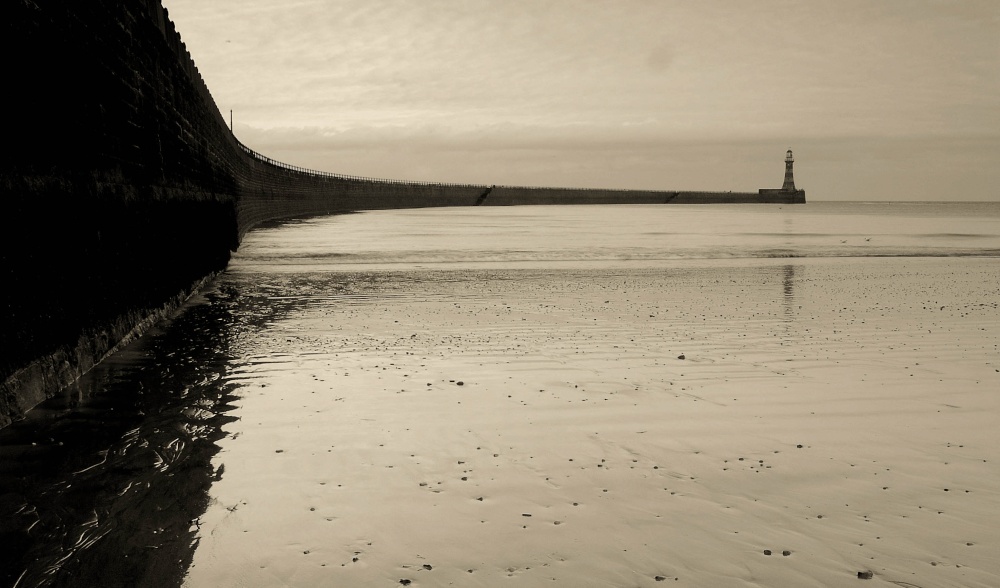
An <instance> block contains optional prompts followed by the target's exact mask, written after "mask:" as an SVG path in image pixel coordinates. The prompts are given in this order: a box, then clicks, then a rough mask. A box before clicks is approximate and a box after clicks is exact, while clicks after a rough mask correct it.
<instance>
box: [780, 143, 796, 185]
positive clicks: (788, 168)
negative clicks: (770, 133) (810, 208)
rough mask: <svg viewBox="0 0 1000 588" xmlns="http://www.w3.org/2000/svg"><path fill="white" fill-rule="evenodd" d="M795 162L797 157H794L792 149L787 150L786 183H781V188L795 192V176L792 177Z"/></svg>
mask: <svg viewBox="0 0 1000 588" xmlns="http://www.w3.org/2000/svg"><path fill="white" fill-rule="evenodd" d="M794 163H795V158H794V157H792V150H791V149H789V150H788V151H786V152H785V183H784V184H782V185H781V189H782V190H785V191H788V192H794V191H795V178H794V177H792V165H793V164H794Z"/></svg>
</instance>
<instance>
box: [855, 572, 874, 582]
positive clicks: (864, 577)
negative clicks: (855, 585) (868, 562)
mask: <svg viewBox="0 0 1000 588" xmlns="http://www.w3.org/2000/svg"><path fill="white" fill-rule="evenodd" d="M874 575H875V574H873V573H872V572H869V571H865V572H858V579H859V580H871V579H872V576H874Z"/></svg>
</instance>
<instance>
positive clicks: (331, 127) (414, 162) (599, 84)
mask: <svg viewBox="0 0 1000 588" xmlns="http://www.w3.org/2000/svg"><path fill="white" fill-rule="evenodd" d="M163 3H164V6H166V7H167V8H168V9H169V11H170V16H171V18H172V20H173V21H174V22H175V23H176V25H177V28H178V30H179V31H180V33H181V37H182V38H183V40H184V41H185V43H186V44H187V47H188V50H189V51H190V52H191V55H192V56H193V58H194V60H195V63H196V64H197V65H198V68H199V70H200V71H201V73H202V76H203V77H204V78H205V81H206V83H207V84H208V87H209V89H210V90H211V92H212V94H213V96H214V97H215V100H216V103H217V104H218V106H219V108H220V110H221V111H222V112H223V113H224V114H225V116H226V117H227V118H228V116H229V110H230V109H232V110H233V111H234V120H235V132H236V135H237V136H238V137H239V138H240V139H241V140H242V141H243V142H244V143H246V144H247V145H249V146H250V147H252V148H254V149H256V150H257V151H260V152H262V153H264V154H265V155H268V156H270V157H273V158H275V159H278V160H281V161H284V162H287V163H292V164H296V165H302V166H305V167H309V168H313V169H320V170H325V171H333V172H338V173H347V174H355V175H368V176H377V177H388V178H399V179H414V180H427V181H451V182H471V183H480V184H513V185H544V186H582V187H612V188H648V189H667V190H685V189H704V190H756V189H757V188H762V187H775V188H777V187H780V185H781V181H782V177H783V173H784V164H783V159H784V152H785V149H788V148H791V149H793V150H794V151H795V155H796V167H795V171H796V184H797V186H798V187H800V188H804V189H805V190H806V191H807V197H808V198H809V199H811V200H876V199H893V200H994V201H1000V187H998V186H1000V1H997V0H955V1H944V0H881V1H880V0H837V1H835V2H834V1H829V0H816V1H795V0H754V1H752V2H750V1H746V0H698V1H688V0H212V1H211V2H205V1H204V0H164V1H163Z"/></svg>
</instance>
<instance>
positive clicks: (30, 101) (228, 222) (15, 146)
mask: <svg viewBox="0 0 1000 588" xmlns="http://www.w3.org/2000/svg"><path fill="white" fill-rule="evenodd" d="M0 19H2V22H4V23H5V25H6V28H5V34H4V35H3V39H4V40H3V42H4V43H5V47H4V49H5V54H6V55H8V56H14V57H12V58H11V59H10V60H8V63H7V70H8V71H7V72H6V76H5V79H7V80H8V88H9V89H8V92H7V93H6V97H7V99H8V100H9V102H10V104H9V106H8V109H7V112H8V114H9V116H12V117H16V118H17V119H18V121H19V124H16V125H14V124H12V125H8V127H7V129H6V133H7V137H6V138H7V143H8V145H10V146H11V149H10V151H9V154H8V156H7V157H6V158H5V159H4V160H3V162H2V167H0V197H2V198H3V202H4V208H5V211H6V212H7V215H6V217H5V218H6V220H7V224H8V227H7V229H8V230H6V231H3V232H0V272H2V275H3V280H4V288H3V289H0V349H3V354H2V357H0V427H2V426H4V425H6V424H7V423H9V422H10V421H11V419H14V418H19V417H20V416H22V415H23V414H24V412H25V411H26V410H28V409H29V408H30V407H32V406H34V405H35V404H37V403H38V402H40V401H41V400H43V399H44V398H46V397H48V396H51V395H52V394H54V393H55V392H56V391H58V390H60V389H61V388H63V387H65V386H67V385H68V384H70V383H72V382H73V381H74V380H76V379H77V378H79V376H80V375H81V374H83V373H85V372H86V371H87V370H89V369H90V368H91V367H92V366H93V365H94V364H95V363H97V362H99V361H101V359H102V358H104V357H106V356H107V355H108V354H110V353H112V352H114V351H115V350H116V349H118V348H120V347H121V346H122V345H124V344H126V343H127V342H129V341H130V340H131V339H133V338H135V337H136V336H138V335H139V334H140V333H141V332H142V331H143V329H144V328H145V327H146V326H148V325H149V324H151V323H152V322H153V321H155V320H157V319H158V318H159V317H162V316H165V315H166V314H169V313H170V312H171V311H172V309H174V308H176V307H177V305H179V304H180V303H181V302H182V301H183V300H184V299H185V298H186V297H187V296H188V295H189V294H190V292H191V291H192V290H193V289H194V288H196V287H197V285H198V284H199V283H201V281H202V280H204V279H205V278H206V276H211V275H213V274H214V273H216V272H220V271H222V270H223V269H225V267H226V264H227V263H228V261H229V257H230V254H231V252H232V251H234V250H236V248H237V247H238V245H239V242H240V239H241V238H242V237H243V235H244V234H245V233H246V232H247V231H248V230H250V229H251V228H252V227H254V226H256V225H258V224H260V223H262V222H265V221H269V220H274V219H280V218H286V217H291V216H301V215H311V214H328V213H338V212H347V211H356V210H373V209H390V208H416V207H429V206H475V205H486V206H496V205H523V204H638V203H642V204H652V203H674V204H682V203H688V204H703V203H714V202H746V203H750V202H784V201H787V202H793V201H797V200H796V198H797V196H796V195H795V194H788V193H786V194H783V195H782V194H769V195H767V196H764V195H763V193H761V194H757V195H755V194H754V193H740V194H737V193H703V192H671V191H638V190H582V189H559V188H531V187H513V186H487V185H469V184H446V183H429V182H406V181H396V180H383V179H376V178H365V177H356V176H351V175H344V174H332V173H321V172H313V171H310V170H304V169H300V168H297V167H295V166H290V165H286V164H283V163H281V162H277V161H274V160H272V159H270V158H268V157H267V156H265V155H263V154H260V153H257V152H255V151H254V150H253V149H251V148H249V147H247V146H246V145H243V144H242V143H241V142H240V141H238V140H237V139H236V137H235V136H234V135H233V134H232V132H231V131H230V129H229V128H228V126H227V124H226V121H225V119H224V117H223V116H222V114H221V113H220V111H219V109H218V107H217V105H216V103H215V101H214V99H213V98H212V95H211V93H210V91H209V89H208V88H207V86H206V85H205V83H204V80H203V79H202V77H201V75H200V73H199V72H198V68H197V67H196V65H195V63H194V60H193V59H192V58H191V55H190V53H189V52H188V51H187V48H186V46H185V45H184V43H183V41H182V39H181V36H180V34H178V32H177V30H176V29H175V27H174V24H173V23H172V22H171V20H170V18H169V14H168V12H167V10H166V9H164V8H163V6H162V5H161V3H160V0H133V1H132V2H127V3H120V2H117V1H115V0H89V1H88V2H35V1H32V0H11V1H10V2H4V3H3V7H2V8H0ZM802 198H803V199H804V195H803V197H802Z"/></svg>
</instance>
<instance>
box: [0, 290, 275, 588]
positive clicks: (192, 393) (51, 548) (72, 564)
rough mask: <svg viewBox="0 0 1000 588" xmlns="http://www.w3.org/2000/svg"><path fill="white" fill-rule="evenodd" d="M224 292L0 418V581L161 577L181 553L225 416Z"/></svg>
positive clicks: (174, 568)
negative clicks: (34, 403) (54, 392)
mask: <svg viewBox="0 0 1000 588" xmlns="http://www.w3.org/2000/svg"><path fill="white" fill-rule="evenodd" d="M230 299H231V296H229V295H227V294H225V293H216V294H214V295H213V297H212V299H211V300H208V301H206V302H204V303H202V304H197V305H193V306H191V307H189V308H186V309H185V310H184V312H183V313H182V314H181V315H180V316H178V317H177V318H176V319H175V320H174V321H173V323H172V324H168V325H164V326H163V327H162V328H161V329H159V330H158V331H157V332H155V333H151V334H150V335H149V336H147V337H145V338H143V339H142V340H140V341H139V342H137V343H136V344H134V345H132V346H130V347H129V348H127V349H126V350H124V351H123V352H121V353H119V354H117V355H116V356H114V357H113V358H110V359H109V360H108V361H106V362H104V363H102V364H101V365H99V366H98V367H97V368H95V369H94V370H93V371H91V372H90V373H89V374H88V375H87V376H86V377H84V378H83V379H81V380H80V381H79V382H78V383H77V384H76V385H75V386H72V387H71V388H69V389H67V390H66V391H65V392H64V394H62V395H61V396H60V397H57V398H53V399H52V400H50V401H49V402H46V403H45V404H43V405H42V406H39V407H38V408H36V409H35V410H33V411H32V412H31V413H30V414H29V418H28V419H27V420H24V421H22V422H19V423H15V424H14V425H12V426H10V427H8V428H7V429H5V430H3V431H0V497H2V498H0V521H2V523H0V524H2V529H0V544H3V546H4V557H3V558H2V560H0V561H2V563H0V581H2V583H3V584H4V585H8V586H10V585H17V586H69V585H74V586H75V585H95V586H96V585H102V586H153V585H156V586H169V585H177V584H179V583H180V581H181V578H182V577H183V574H184V572H185V570H186V569H187V566H188V564H189V562H190V560H191V557H192V550H193V548H194V544H195V542H196V537H197V524H198V517H199V516H200V515H201V514H202V512H203V511H204V509H205V507H206V504H207V501H208V488H209V486H210V485H211V483H212V482H213V480H215V479H217V478H218V476H219V475H221V473H222V472H221V471H216V470H215V469H214V468H213V466H212V463H211V460H212V457H213V456H214V455H215V453H216V452H217V451H218V446H217V445H216V442H217V441H218V440H219V438H220V437H222V436H223V435H224V433H223V432H222V426H223V425H224V424H226V423H228V422H231V421H232V420H234V419H235V418H236V417H234V416H231V414H230V411H231V409H232V407H231V406H230V404H229V403H230V402H231V401H232V399H233V397H232V396H231V390H232V385H230V384H228V383H227V381H226V373H227V369H228V368H227V361H228V356H227V347H228V342H229V339H230V337H231V334H232V333H238V332H239V331H240V330H241V329H246V328H255V327H254V326H253V325H252V323H253V321H248V320H247V317H246V316H242V317H241V316H235V315H233V314H232V313H231V312H230V311H231V304H230Z"/></svg>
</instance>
